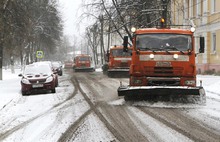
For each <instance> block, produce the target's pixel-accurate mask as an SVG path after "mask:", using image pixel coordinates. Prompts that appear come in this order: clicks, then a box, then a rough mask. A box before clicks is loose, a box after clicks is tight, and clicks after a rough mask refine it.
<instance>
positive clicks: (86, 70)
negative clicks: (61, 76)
mask: <svg viewBox="0 0 220 142" xmlns="http://www.w3.org/2000/svg"><path fill="white" fill-rule="evenodd" d="M74 70H75V72H93V71H95V68H74Z"/></svg>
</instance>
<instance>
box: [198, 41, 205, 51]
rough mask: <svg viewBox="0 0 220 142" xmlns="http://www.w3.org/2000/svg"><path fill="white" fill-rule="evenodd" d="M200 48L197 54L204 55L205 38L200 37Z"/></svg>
mask: <svg viewBox="0 0 220 142" xmlns="http://www.w3.org/2000/svg"><path fill="white" fill-rule="evenodd" d="M199 40H200V48H199V53H204V52H205V38H204V37H200V38H199Z"/></svg>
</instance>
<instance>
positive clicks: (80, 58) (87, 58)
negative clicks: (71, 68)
mask: <svg viewBox="0 0 220 142" xmlns="http://www.w3.org/2000/svg"><path fill="white" fill-rule="evenodd" d="M89 60H90V58H89V57H79V61H89Z"/></svg>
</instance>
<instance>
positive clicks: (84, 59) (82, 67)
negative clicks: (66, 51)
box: [73, 54, 95, 72]
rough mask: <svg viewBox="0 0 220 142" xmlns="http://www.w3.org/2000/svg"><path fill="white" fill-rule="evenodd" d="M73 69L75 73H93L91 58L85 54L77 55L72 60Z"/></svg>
mask: <svg viewBox="0 0 220 142" xmlns="http://www.w3.org/2000/svg"><path fill="white" fill-rule="evenodd" d="M73 69H74V70H75V72H77V71H95V69H94V67H92V58H91V57H90V55H87V54H79V55H77V56H76V57H75V58H74V64H73Z"/></svg>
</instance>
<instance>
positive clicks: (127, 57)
mask: <svg viewBox="0 0 220 142" xmlns="http://www.w3.org/2000/svg"><path fill="white" fill-rule="evenodd" d="M131 52H132V48H131V47H128V51H127V52H124V51H123V46H116V45H115V46H112V47H111V48H110V50H109V51H108V52H107V55H106V56H107V64H105V65H104V66H103V67H102V69H103V73H104V74H107V75H108V77H128V76H129V68H130V65H131Z"/></svg>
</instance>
